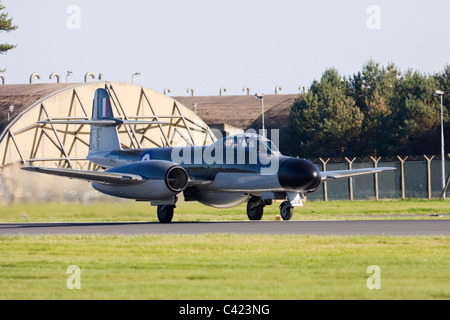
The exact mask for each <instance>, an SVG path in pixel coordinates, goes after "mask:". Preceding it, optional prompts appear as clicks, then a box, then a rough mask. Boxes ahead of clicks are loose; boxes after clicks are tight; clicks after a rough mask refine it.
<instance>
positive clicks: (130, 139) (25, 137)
mask: <svg viewBox="0 0 450 320" xmlns="http://www.w3.org/2000/svg"><path fill="white" fill-rule="evenodd" d="M98 88H104V89H106V90H107V91H108V92H109V94H110V96H111V103H112V107H113V112H114V115H115V116H116V117H120V118H124V119H129V120H133V119H140V120H142V119H145V120H150V121H163V122H168V124H152V125H122V126H120V127H119V128H118V131H119V137H120V141H121V144H122V146H123V148H154V147H163V146H186V145H208V144H210V143H212V142H214V141H215V138H214V135H213V134H212V133H211V130H210V129H209V127H208V126H207V125H206V124H205V123H204V122H203V121H202V120H201V119H200V118H199V117H197V116H196V115H195V113H194V112H192V111H191V110H189V109H188V108H186V107H185V106H183V105H182V104H181V103H179V102H177V101H176V100H174V99H172V98H170V97H167V96H165V95H163V94H160V93H158V92H156V91H153V90H150V89H147V88H144V87H141V86H136V85H132V84H125V83H115V82H97V83H89V84H77V85H66V84H34V85H4V86H0V127H2V131H1V132H0V168H1V167H5V166H8V165H11V164H15V163H18V162H22V163H31V164H34V165H43V166H49V167H51V166H56V167H70V168H79V169H88V168H90V166H92V164H91V163H90V162H89V161H87V160H85V157H86V155H87V153H88V149H89V134H90V127H89V126H85V125H65V124H64V125H55V124H53V125H50V124H45V125H43V124H37V123H36V122H37V121H41V120H46V119H50V118H68V117H80V118H86V117H88V118H90V117H91V114H92V101H93V99H94V93H95V90H97V89H98ZM11 106H14V108H11ZM9 119H11V120H9ZM91 169H92V168H91Z"/></svg>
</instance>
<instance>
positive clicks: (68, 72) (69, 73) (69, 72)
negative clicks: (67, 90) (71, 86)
mask: <svg viewBox="0 0 450 320" xmlns="http://www.w3.org/2000/svg"><path fill="white" fill-rule="evenodd" d="M72 73H73V71H67V75H66V84H67V79H68V78H69V77H70V76H71V75H72Z"/></svg>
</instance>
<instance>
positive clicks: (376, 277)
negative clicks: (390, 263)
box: [366, 265, 381, 290]
mask: <svg viewBox="0 0 450 320" xmlns="http://www.w3.org/2000/svg"><path fill="white" fill-rule="evenodd" d="M366 272H367V273H368V274H370V276H369V278H367V289H369V290H374V289H376V290H380V289H381V268H380V267H379V266H375V265H374V266H369V267H368V268H367V271H366Z"/></svg>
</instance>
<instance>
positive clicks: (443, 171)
mask: <svg viewBox="0 0 450 320" xmlns="http://www.w3.org/2000/svg"><path fill="white" fill-rule="evenodd" d="M433 94H434V95H435V96H436V97H441V157H442V191H444V189H445V150H444V91H441V90H436V91H435V92H434V93H433ZM443 197H444V199H445V193H444V195H443Z"/></svg>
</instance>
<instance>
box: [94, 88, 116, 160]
mask: <svg viewBox="0 0 450 320" xmlns="http://www.w3.org/2000/svg"><path fill="white" fill-rule="evenodd" d="M106 119H114V115H113V112H112V108H111V99H110V97H109V94H108V92H107V91H106V90H105V89H97V91H95V97H94V105H93V108H92V120H93V122H95V121H96V120H106ZM119 149H120V141H119V134H118V133H117V124H101V125H97V124H92V125H91V138H90V143H89V154H92V153H94V152H101V151H111V150H119Z"/></svg>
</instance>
